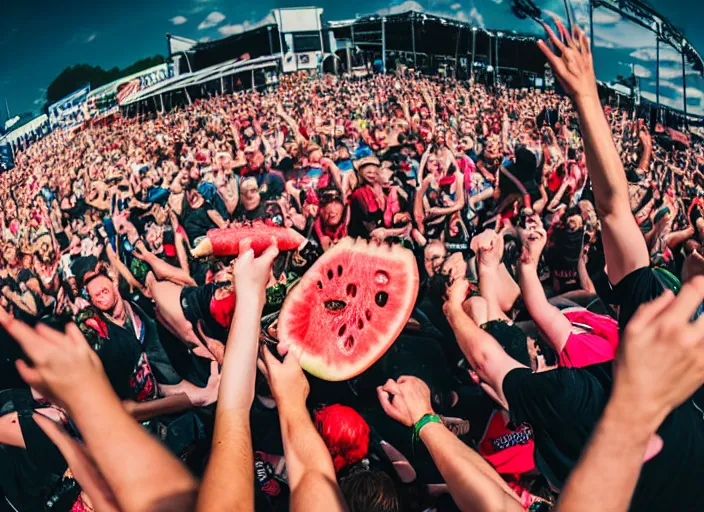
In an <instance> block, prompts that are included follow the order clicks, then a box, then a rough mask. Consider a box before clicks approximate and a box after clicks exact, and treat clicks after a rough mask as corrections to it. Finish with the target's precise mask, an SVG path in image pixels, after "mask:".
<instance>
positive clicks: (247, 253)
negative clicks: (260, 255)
mask: <svg viewBox="0 0 704 512" xmlns="http://www.w3.org/2000/svg"><path fill="white" fill-rule="evenodd" d="M240 258H241V259H242V261H248V260H249V261H251V260H253V259H254V251H252V239H251V238H245V239H243V240H241V241H240V247H239V257H238V259H240Z"/></svg>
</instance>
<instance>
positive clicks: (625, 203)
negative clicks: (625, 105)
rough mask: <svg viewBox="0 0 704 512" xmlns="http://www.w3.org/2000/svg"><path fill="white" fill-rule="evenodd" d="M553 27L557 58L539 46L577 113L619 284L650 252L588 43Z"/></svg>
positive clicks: (611, 266) (611, 273)
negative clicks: (636, 216)
mask: <svg viewBox="0 0 704 512" xmlns="http://www.w3.org/2000/svg"><path fill="white" fill-rule="evenodd" d="M556 24H557V27H558V29H559V31H560V33H561V36H562V37H561V38H559V37H558V36H556V35H555V33H554V32H553V31H552V29H550V28H549V27H548V26H547V25H545V29H546V31H547V32H548V36H549V37H550V39H551V40H552V42H553V43H554V44H555V46H556V47H557V48H558V50H559V51H560V52H561V57H558V56H557V55H556V54H555V53H553V51H552V50H551V49H550V48H548V46H547V45H546V44H545V42H544V41H540V42H539V43H538V46H539V47H540V49H541V50H542V52H543V53H544V54H545V56H546V57H547V59H548V61H549V62H550V64H551V65H552V68H553V70H554V71H555V74H556V76H557V78H558V80H560V83H561V84H562V86H563V87H564V89H565V91H567V93H568V94H569V95H570V97H571V98H572V101H573V102H574V105H575V107H576V109H577V112H578V113H579V121H580V126H581V131H582V136H583V138H584V152H585V155H586V159H587V167H588V168H589V174H590V177H591V180H592V188H593V190H594V198H595V201H596V210H597V213H598V214H599V218H600V219H601V223H602V233H603V237H604V253H605V256H606V264H607V267H608V269H609V279H610V281H611V282H612V283H613V284H617V283H618V282H620V281H621V279H623V278H624V277H625V276H626V275H628V274H630V273H631V272H633V271H634V270H637V269H639V268H642V267H647V266H648V264H649V263H650V258H649V255H648V249H647V247H646V245H645V240H644V239H643V235H642V234H641V232H640V229H639V228H638V225H637V224H636V221H635V219H634V218H633V214H632V213H631V208H630V204H629V199H628V182H627V181H626V174H625V172H624V169H623V163H622V162H621V159H620V157H619V154H618V151H617V150H616V146H615V144H614V142H613V139H612V137H611V129H610V127H609V123H608V121H607V119H606V117H605V116H604V112H603V110H602V107H601V103H600V101H599V95H598V92H597V87H596V77H595V74H594V64H593V60H592V53H591V49H590V48H589V41H588V40H587V37H586V35H585V34H584V32H582V31H581V30H579V29H575V33H574V34H573V35H570V34H569V32H568V30H567V29H566V28H565V27H564V25H563V24H562V23H561V22H560V21H559V20H556ZM563 40H564V42H563Z"/></svg>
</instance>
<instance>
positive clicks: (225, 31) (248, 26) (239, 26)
mask: <svg viewBox="0 0 704 512" xmlns="http://www.w3.org/2000/svg"><path fill="white" fill-rule="evenodd" d="M269 23H274V17H273V16H272V15H271V14H267V15H266V16H264V17H263V18H262V19H260V20H259V21H254V22H251V21H248V20H245V21H243V22H242V23H234V24H230V25H223V26H222V27H220V28H219V29H218V32H220V34H221V35H223V36H225V37H227V36H234V35H236V34H241V33H242V32H244V31H245V30H252V29H255V28H258V27H261V26H262V25H267V24H269Z"/></svg>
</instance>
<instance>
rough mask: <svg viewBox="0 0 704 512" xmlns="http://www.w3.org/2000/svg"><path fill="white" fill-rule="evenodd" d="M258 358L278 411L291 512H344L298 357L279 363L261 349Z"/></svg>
mask: <svg viewBox="0 0 704 512" xmlns="http://www.w3.org/2000/svg"><path fill="white" fill-rule="evenodd" d="M282 351H283V352H286V349H285V348H284V347H280V348H279V352H282ZM262 356H263V360H264V364H260V368H261V369H262V371H263V372H264V373H265V375H266V377H267V379H268V381H269V387H270V388H271V392H272V394H273V395H274V399H275V400H276V406H277V408H278V410H279V421H280V422H281V435H282V437H283V444H284V456H285V458H286V471H287V473H288V482H289V486H290V488H291V511H293V512H297V511H300V512H304V511H305V512H307V511H309V510H310V511H321V512H337V511H344V510H347V507H346V505H345V502H344V499H343V498H342V493H341V491H340V488H339V486H338V485H337V478H336V476H335V468H334V466H333V463H332V458H331V456H330V452H329V451H328V449H327V447H326V446H325V442H324V441H323V439H322V437H320V434H318V431H317V430H316V429H315V426H314V425H313V421H312V420H311V418H310V414H309V413H308V409H307V408H306V398H307V397H308V392H309V389H310V388H309V385H308V380H307V379H306V377H305V375H304V374H303V370H301V366H300V364H299V363H298V355H297V354H296V353H288V354H286V355H285V358H284V361H283V363H281V362H279V361H278V360H277V359H276V358H275V357H274V356H273V355H272V354H271V352H270V351H269V350H268V348H266V347H263V348H262Z"/></svg>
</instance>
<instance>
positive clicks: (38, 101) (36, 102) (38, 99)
mask: <svg viewBox="0 0 704 512" xmlns="http://www.w3.org/2000/svg"><path fill="white" fill-rule="evenodd" d="M32 103H33V104H34V105H41V104H42V103H44V98H37V99H36V100H34V101H33V102H32Z"/></svg>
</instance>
